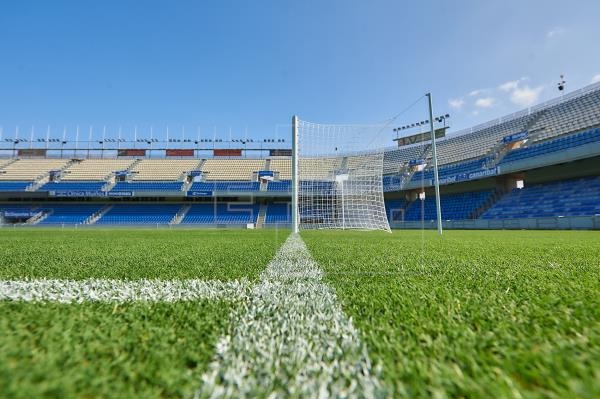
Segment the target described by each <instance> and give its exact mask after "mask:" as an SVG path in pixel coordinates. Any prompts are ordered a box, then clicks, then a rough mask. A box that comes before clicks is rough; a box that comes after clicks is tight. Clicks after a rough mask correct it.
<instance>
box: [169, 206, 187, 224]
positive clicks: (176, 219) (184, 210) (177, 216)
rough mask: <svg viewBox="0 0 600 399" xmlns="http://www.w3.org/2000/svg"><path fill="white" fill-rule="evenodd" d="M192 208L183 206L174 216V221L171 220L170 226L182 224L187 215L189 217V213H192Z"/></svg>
mask: <svg viewBox="0 0 600 399" xmlns="http://www.w3.org/2000/svg"><path fill="white" fill-rule="evenodd" d="M191 208H192V206H191V205H182V206H181V209H179V210H178V211H177V213H176V214H175V216H173V219H171V221H170V222H169V224H171V225H173V224H181V221H182V220H183V218H184V217H185V215H187V213H188V212H189V211H190V209H191Z"/></svg>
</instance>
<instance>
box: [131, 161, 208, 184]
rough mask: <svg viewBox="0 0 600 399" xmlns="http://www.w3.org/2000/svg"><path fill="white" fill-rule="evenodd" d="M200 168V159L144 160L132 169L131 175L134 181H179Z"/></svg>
mask: <svg viewBox="0 0 600 399" xmlns="http://www.w3.org/2000/svg"><path fill="white" fill-rule="evenodd" d="M199 166H200V160H198V159H142V160H140V161H139V162H138V163H136V164H135V165H134V166H133V167H132V168H131V175H132V179H133V180H151V181H161V180H170V181H177V180H181V179H182V177H183V176H184V173H186V172H189V171H191V170H198V167H199Z"/></svg>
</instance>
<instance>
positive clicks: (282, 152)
mask: <svg viewBox="0 0 600 399" xmlns="http://www.w3.org/2000/svg"><path fill="white" fill-rule="evenodd" d="M269 156H271V157H291V156H292V150H287V149H278V150H269Z"/></svg>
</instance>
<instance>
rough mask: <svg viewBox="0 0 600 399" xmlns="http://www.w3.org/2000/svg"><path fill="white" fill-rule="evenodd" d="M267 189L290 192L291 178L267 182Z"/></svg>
mask: <svg viewBox="0 0 600 399" xmlns="http://www.w3.org/2000/svg"><path fill="white" fill-rule="evenodd" d="M267 191H277V192H291V191H292V181H291V180H282V181H272V182H269V185H268V186H267Z"/></svg>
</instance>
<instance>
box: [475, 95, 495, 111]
mask: <svg viewBox="0 0 600 399" xmlns="http://www.w3.org/2000/svg"><path fill="white" fill-rule="evenodd" d="M494 104H496V99H495V98H494V97H483V98H478V99H477V101H475V106H477V107H479V108H491V107H493V106H494Z"/></svg>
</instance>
